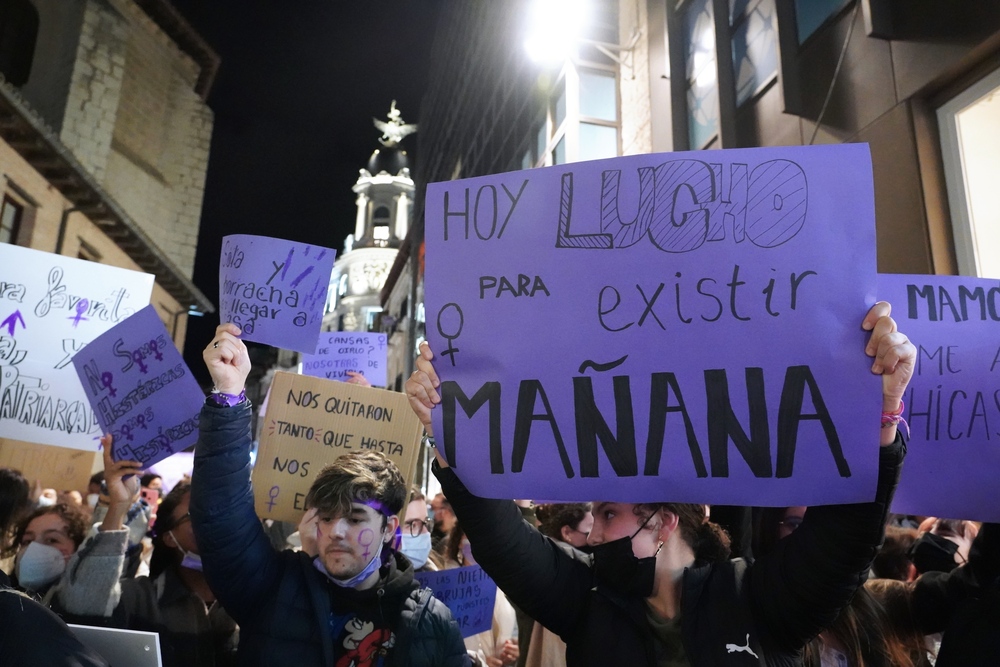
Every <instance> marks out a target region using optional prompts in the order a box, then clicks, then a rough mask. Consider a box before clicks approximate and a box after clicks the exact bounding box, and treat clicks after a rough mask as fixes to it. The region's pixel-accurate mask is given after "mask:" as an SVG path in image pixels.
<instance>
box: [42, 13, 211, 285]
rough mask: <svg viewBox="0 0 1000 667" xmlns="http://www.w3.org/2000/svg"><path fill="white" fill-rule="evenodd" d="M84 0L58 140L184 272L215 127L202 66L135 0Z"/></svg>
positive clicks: (190, 265)
mask: <svg viewBox="0 0 1000 667" xmlns="http://www.w3.org/2000/svg"><path fill="white" fill-rule="evenodd" d="M86 5H87V7H86V11H85V13H84V17H83V24H82V30H81V35H80V43H79V48H78V49H77V61H76V65H75V67H74V70H73V76H72V81H71V84H70V91H69V97H68V102H67V108H66V114H65V119H64V122H63V126H62V132H61V138H62V141H63V142H64V143H65V144H66V145H67V146H68V147H69V148H70V149H71V150H72V151H73V153H74V154H75V155H76V157H77V159H79V160H80V161H81V163H83V165H84V166H85V167H87V168H88V169H89V170H90V171H91V172H92V173H93V174H94V175H95V177H96V178H97V179H98V181H100V182H101V184H102V185H103V186H104V187H105V189H106V190H107V191H108V192H109V193H110V194H111V196H112V197H114V198H115V200H117V201H118V202H119V203H120V204H121V205H122V207H123V208H124V209H125V210H126V211H127V212H128V213H129V215H130V216H132V217H133V218H134V219H135V220H136V222H137V223H138V224H139V225H140V226H142V228H143V229H144V230H145V231H146V233H147V234H149V236H150V237H151V238H152V240H153V241H154V242H155V243H156V244H157V245H158V246H159V247H160V248H161V249H162V250H163V251H164V252H165V253H166V254H167V255H168V256H169V257H170V258H171V260H173V261H174V263H176V264H177V266H178V267H179V268H180V269H181V270H182V271H184V272H185V273H186V274H187V275H188V276H190V275H191V274H192V272H193V270H194V258H195V250H196V246H197V240H198V227H199V224H200V218H201V206H202V199H203V196H204V186H205V173H206V170H207V167H208V152H209V147H210V142H211V137H212V127H213V117H212V112H211V110H209V108H208V106H207V105H206V104H205V102H204V100H202V99H201V98H200V97H199V96H198V94H197V93H196V92H195V91H194V87H195V83H196V82H197V79H198V75H199V72H200V69H199V66H198V64H197V63H195V62H194V61H193V60H192V59H191V58H190V57H189V56H188V55H187V54H185V53H183V52H182V51H181V50H180V49H179V48H178V47H177V45H176V44H175V43H174V42H173V41H172V40H171V39H170V37H169V36H168V35H167V34H165V33H164V32H163V31H162V30H161V29H160V28H159V26H158V25H156V23H155V22H153V20H152V19H150V18H149V16H148V15H147V14H146V13H145V12H143V11H142V10H141V9H139V7H138V6H136V5H135V3H134V2H133V1H132V0H110V5H111V6H108V4H107V3H100V4H99V3H98V2H96V1H95V0H88V1H87V2H86Z"/></svg>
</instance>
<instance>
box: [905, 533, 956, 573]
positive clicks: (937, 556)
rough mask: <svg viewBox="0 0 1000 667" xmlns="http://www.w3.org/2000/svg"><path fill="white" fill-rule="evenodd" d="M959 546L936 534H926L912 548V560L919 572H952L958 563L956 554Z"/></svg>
mask: <svg viewBox="0 0 1000 667" xmlns="http://www.w3.org/2000/svg"><path fill="white" fill-rule="evenodd" d="M956 551H958V545H957V544H955V543H954V542H952V541H951V540H949V539H945V538H943V537H941V536H940V535H935V534H934V533H924V534H923V535H921V536H920V539H918V540H917V541H916V542H914V543H913V546H912V547H910V558H911V559H912V560H913V564H914V565H915V566H916V567H917V571H918V572H920V573H924V572H951V571H952V570H954V569H955V567H956V566H957V565H958V563H956V562H955V552H956Z"/></svg>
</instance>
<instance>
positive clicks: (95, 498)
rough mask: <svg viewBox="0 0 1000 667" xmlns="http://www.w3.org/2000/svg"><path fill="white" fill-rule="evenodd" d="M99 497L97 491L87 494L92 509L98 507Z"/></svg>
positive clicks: (88, 503)
mask: <svg viewBox="0 0 1000 667" xmlns="http://www.w3.org/2000/svg"><path fill="white" fill-rule="evenodd" d="M99 498H100V496H99V495H97V494H96V493H88V494H87V505H89V506H90V509H94V508H95V507H97V501H98V499H99Z"/></svg>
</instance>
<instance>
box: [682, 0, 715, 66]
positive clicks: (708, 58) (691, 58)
mask: <svg viewBox="0 0 1000 667" xmlns="http://www.w3.org/2000/svg"><path fill="white" fill-rule="evenodd" d="M684 52H685V54H686V55H687V63H686V64H687V69H686V72H687V80H688V81H689V82H690V81H692V80H694V79H696V78H697V77H698V76H699V75H701V74H702V72H704V71H705V70H706V69H713V70H714V69H715V24H714V20H713V17H712V3H711V2H710V0H694V2H692V3H691V5H690V6H689V7H688V11H687V13H686V14H685V15H684Z"/></svg>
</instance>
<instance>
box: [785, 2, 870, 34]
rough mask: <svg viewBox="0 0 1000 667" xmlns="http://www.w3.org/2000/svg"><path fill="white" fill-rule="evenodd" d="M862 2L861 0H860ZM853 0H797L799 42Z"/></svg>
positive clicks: (796, 16)
mask: <svg viewBox="0 0 1000 667" xmlns="http://www.w3.org/2000/svg"><path fill="white" fill-rule="evenodd" d="M858 1H859V2H860V0H858ZM850 2H851V0H795V21H796V23H797V27H798V31H799V44H801V43H802V42H804V41H806V40H807V39H809V36H810V35H812V34H813V33H814V32H816V30H817V28H819V27H820V26H821V25H823V22H824V21H826V20H827V19H828V18H830V17H831V16H833V15H834V14H836V13H837V12H839V11H840V10H841V9H843V8H844V7H846V6H847V5H848V4H850Z"/></svg>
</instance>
